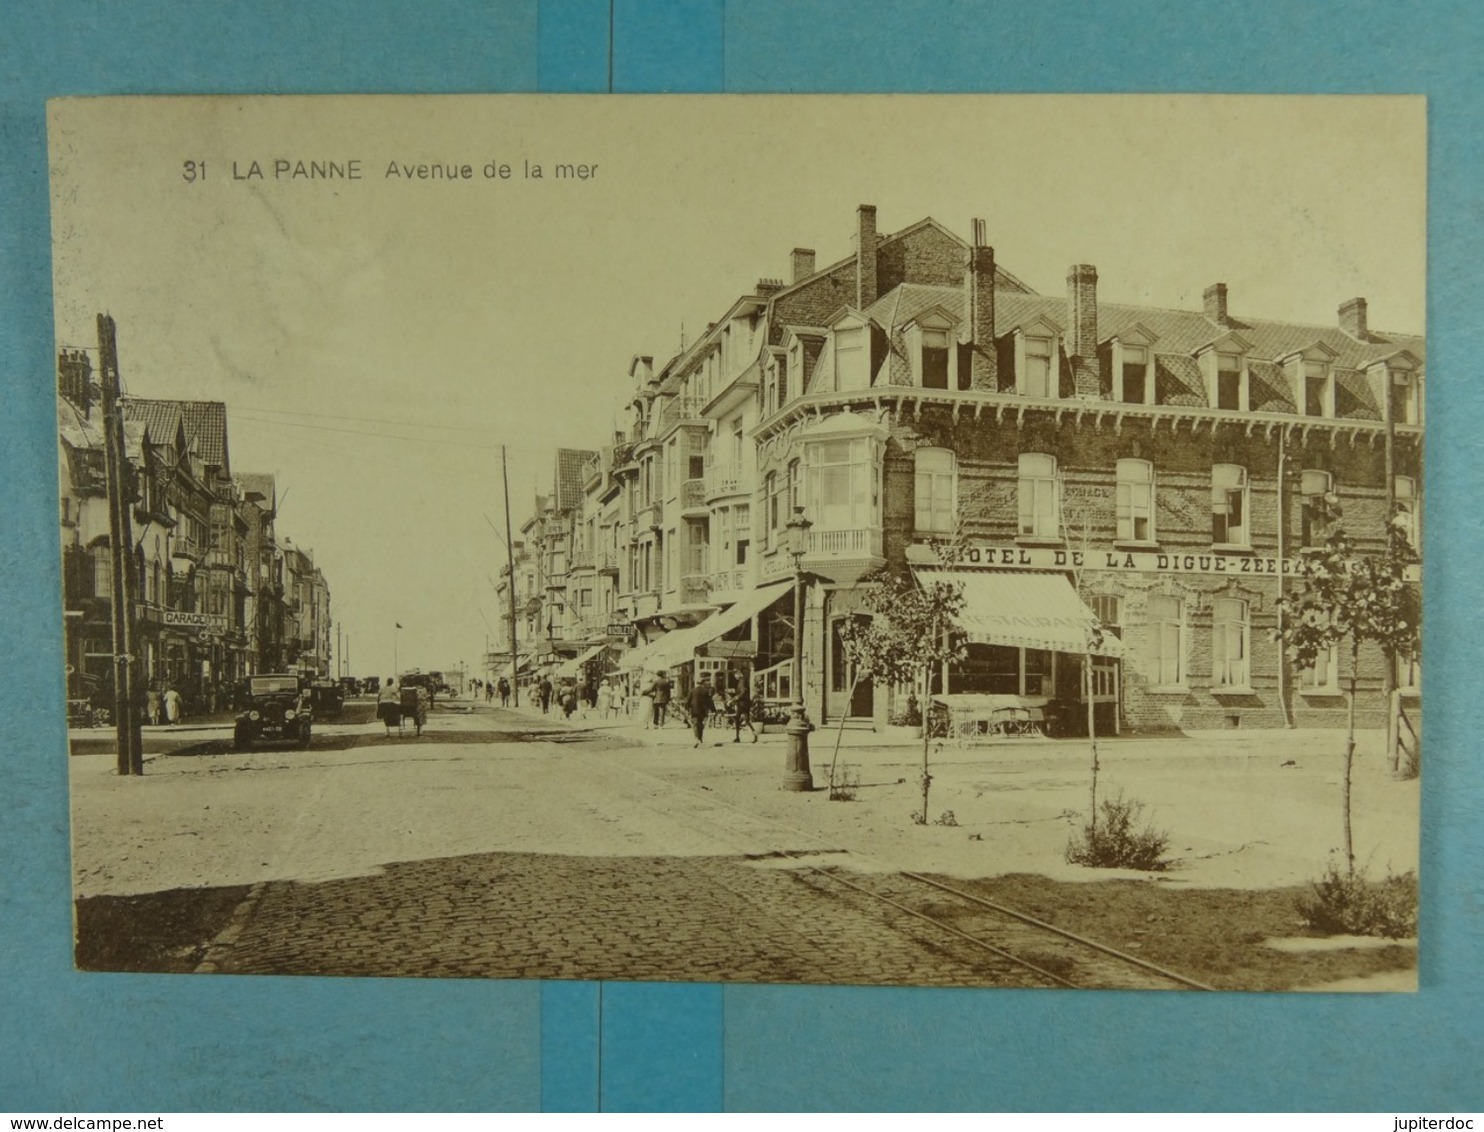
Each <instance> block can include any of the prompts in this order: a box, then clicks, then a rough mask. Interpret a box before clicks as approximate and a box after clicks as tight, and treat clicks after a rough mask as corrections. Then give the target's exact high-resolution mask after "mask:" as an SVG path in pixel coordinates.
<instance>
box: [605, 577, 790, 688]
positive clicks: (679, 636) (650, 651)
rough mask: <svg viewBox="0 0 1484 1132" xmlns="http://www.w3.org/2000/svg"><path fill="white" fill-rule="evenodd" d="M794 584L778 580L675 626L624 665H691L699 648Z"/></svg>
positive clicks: (627, 658) (655, 667) (628, 657)
mask: <svg viewBox="0 0 1484 1132" xmlns="http://www.w3.org/2000/svg"><path fill="white" fill-rule="evenodd" d="M792 586H793V583H792V582H775V583H773V584H772V585H769V586H760V587H759V588H757V589H755V590H749V591H748V592H747V593H746V594H744V595H743V596H742V597H741V598H740V599H738V600H737V601H736V602H735V603H734V604H732V605H730V606H728V607H727V608H726V609H723V610H721V611H720V612H719V613H713V614H712V615H711V616H710V617H708V618H706V620H704V621H702V622H700V623H699V624H696V625H692V626H690V627H689V628H687V629H676V630H674V631H673V632H670V633H666V634H665V635H664V636H663V637H661V638H659V640H657V641H651V642H650V643H649V644H647V645H644V646H642V647H640V648H638V649H635V650H634V651H633V652H631V653H629V654H627V655H626V656H625V657H624V659H623V666H624V667H625V668H629V669H634V668H643V669H647V670H649V671H658V670H659V669H661V668H674V667H675V666H676V665H680V664H689V663H690V662H691V661H692V660H693V659H694V658H695V655H696V649H698V648H700V647H701V646H702V645H705V644H709V643H710V642H711V641H714V640H716V638H718V637H720V636H722V635H723V634H724V633H729V632H731V631H732V630H733V629H735V628H737V626H739V625H741V624H742V623H743V622H745V621H750V620H752V618H753V617H755V616H757V615H758V614H759V613H761V612H762V611H763V610H765V609H767V608H768V606H770V605H772V604H773V603H774V602H775V601H777V600H778V599H779V598H780V597H782V596H783V595H784V594H786V593H787V592H788V591H789V589H790V588H791V587H792Z"/></svg>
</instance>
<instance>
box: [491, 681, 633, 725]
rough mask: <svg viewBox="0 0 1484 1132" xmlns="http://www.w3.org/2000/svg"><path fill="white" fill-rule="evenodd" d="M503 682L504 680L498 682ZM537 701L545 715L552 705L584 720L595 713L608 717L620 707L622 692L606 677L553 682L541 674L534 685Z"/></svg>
mask: <svg viewBox="0 0 1484 1132" xmlns="http://www.w3.org/2000/svg"><path fill="white" fill-rule="evenodd" d="M501 683H503V681H501ZM533 691H534V693H535V697H536V702H537V703H539V704H540V705H541V711H542V713H543V714H545V715H549V714H551V709H552V707H553V706H555V707H556V709H557V710H558V711H560V712H561V713H562V714H563V715H565V716H566V717H567V718H568V719H571V718H572V716H573V715H574V714H575V713H577V712H578V711H581V712H582V717H583V718H584V719H587V718H588V717H589V716H590V715H591V713H593V712H596V713H597V716H598V718H599V719H608V718H610V717H612V716H614V715H617V714H619V713H620V712H621V711H622V710H623V693H622V692H621V691H620V690H619V688H618V685H617V684H616V683H615V682H614V681H613V680H612V679H611V678H609V677H606V676H605V677H604V678H603V679H602V680H599V681H596V682H595V681H591V680H589V679H588V678H587V677H586V676H579V677H577V679H575V680H569V679H563V680H560V681H558V682H557V683H555V684H553V683H552V680H551V677H550V676H543V677H542V678H541V681H540V682H539V683H538V684H536V685H534V686H533Z"/></svg>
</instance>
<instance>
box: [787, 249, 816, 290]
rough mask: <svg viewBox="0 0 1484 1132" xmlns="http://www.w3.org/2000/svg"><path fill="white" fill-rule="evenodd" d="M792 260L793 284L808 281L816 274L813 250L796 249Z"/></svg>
mask: <svg viewBox="0 0 1484 1132" xmlns="http://www.w3.org/2000/svg"><path fill="white" fill-rule="evenodd" d="M790 258H791V260H792V270H793V279H792V281H793V282H795V283H797V282H799V280H801V279H808V278H809V276H811V275H813V274H814V249H813V248H795V249H794V250H793V255H792V256H791V257H790Z"/></svg>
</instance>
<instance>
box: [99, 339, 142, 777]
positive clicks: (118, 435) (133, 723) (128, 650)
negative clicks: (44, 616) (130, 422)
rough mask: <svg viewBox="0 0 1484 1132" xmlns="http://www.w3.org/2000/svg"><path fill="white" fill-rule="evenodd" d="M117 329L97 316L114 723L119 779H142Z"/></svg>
mask: <svg viewBox="0 0 1484 1132" xmlns="http://www.w3.org/2000/svg"><path fill="white" fill-rule="evenodd" d="M117 333H118V329H117V327H116V326H115V325H114V321H113V319H112V318H111V317H110V316H109V315H106V314H100V315H99V316H98V376H99V379H100V381H101V384H102V386H103V465H104V474H105V476H106V477H107V482H108V544H109V558H110V564H111V565H112V567H113V593H112V599H113V718H114V724H115V726H116V729H117V734H118V773H119V774H143V773H144V747H143V744H142V741H141V738H140V734H139V697H138V696H137V695H136V694H135V686H134V685H135V680H134V678H135V663H134V594H135V590H136V588H137V586H136V585H135V578H134V556H133V554H132V553H131V550H132V548H133V546H134V534H133V525H132V523H131V522H130V521H129V497H128V494H127V493H126V492H125V490H124V473H125V470H126V468H127V467H128V457H127V456H126V455H125V452H124V410H123V406H121V405H120V404H119V359H118V338H117Z"/></svg>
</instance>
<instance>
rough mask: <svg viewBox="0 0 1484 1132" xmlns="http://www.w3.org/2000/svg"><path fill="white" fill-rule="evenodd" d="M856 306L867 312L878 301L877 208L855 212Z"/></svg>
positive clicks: (867, 208) (870, 205)
mask: <svg viewBox="0 0 1484 1132" xmlns="http://www.w3.org/2000/svg"><path fill="white" fill-rule="evenodd" d="M855 217H856V241H855V244H856V246H855V306H856V309H857V310H865V309H866V308H867V307H868V306H870V305H871V304H872V303H874V302H875V301H876V206H875V205H874V204H863V205H861V206H860V207H859V208H857V209H856V210H855Z"/></svg>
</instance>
